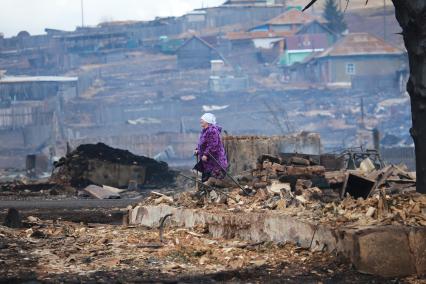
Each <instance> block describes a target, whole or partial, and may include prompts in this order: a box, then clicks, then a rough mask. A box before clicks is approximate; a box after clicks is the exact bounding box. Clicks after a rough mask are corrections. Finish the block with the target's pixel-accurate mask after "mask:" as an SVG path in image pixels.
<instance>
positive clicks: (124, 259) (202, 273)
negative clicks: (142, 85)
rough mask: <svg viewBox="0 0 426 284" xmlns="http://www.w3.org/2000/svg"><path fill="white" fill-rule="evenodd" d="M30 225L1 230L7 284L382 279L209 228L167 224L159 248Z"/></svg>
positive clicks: (134, 232)
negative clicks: (210, 231)
mask: <svg viewBox="0 0 426 284" xmlns="http://www.w3.org/2000/svg"><path fill="white" fill-rule="evenodd" d="M25 222H26V223H28V227H27V228H22V229H10V228H7V227H3V226H0V282H2V283H11V282H13V283H15V282H17V283H21V282H39V281H40V282H43V283H69V282H73V283H74V282H76V283H81V282H90V281H92V282H93V281H95V282H102V283H103V282H105V283H109V282H111V279H119V280H120V282H125V283H127V282H129V283H130V282H131V283H134V282H138V283H139V282H153V283H163V282H176V281H177V282H183V283H187V282H191V283H193V282H197V283H205V282H206V283H215V282H216V281H220V282H222V281H226V282H227V281H232V282H234V281H236V280H239V281H236V282H240V281H242V282H246V280H247V279H250V280H251V281H253V280H256V279H257V280H256V282H264V281H265V280H267V282H269V281H270V280H271V279H272V278H271V277H275V278H276V281H277V282H280V281H282V279H289V280H292V281H291V282H295V283H296V282H306V281H307V282H315V283H317V282H318V281H320V280H324V279H329V280H330V281H331V280H332V279H334V278H336V279H340V278H341V277H345V279H350V280H351V281H353V282H354V283H356V282H358V283H359V282H364V281H366V280H372V279H380V278H378V277H374V276H365V275H362V274H359V273H356V272H355V271H354V270H353V269H351V268H350V267H349V266H348V265H347V264H345V263H342V262H338V261H336V259H335V257H334V256H333V255H331V254H329V253H325V252H310V251H308V250H305V249H301V248H299V247H296V246H295V245H292V244H289V243H282V244H274V243H272V242H257V243H256V242H249V241H238V240H224V239H218V238H212V237H211V236H209V234H208V233H207V232H206V230H205V228H202V227H200V228H194V229H193V230H188V229H182V228H177V229H174V228H173V229H172V228H170V227H169V225H168V224H166V226H165V228H164V232H163V236H162V237H163V241H162V242H160V236H159V234H160V232H159V230H157V229H146V228H145V229H143V230H141V229H140V228H139V227H126V226H112V225H92V224H91V225H84V224H78V223H71V222H64V221H61V220H57V221H49V220H46V221H43V220H40V219H38V218H35V217H28V218H27V219H26V220H25ZM275 278H274V279H275ZM185 279H186V280H185ZM191 279H192V281H189V280H191ZM259 279H263V280H259ZM35 280H38V281H35ZM89 280H90V281H89ZM162 280H163V281H162ZM166 280H168V281H166ZM171 280H172V281H171ZM215 280H216V281H215ZM362 280H364V281H362ZM274 282H275V281H274Z"/></svg>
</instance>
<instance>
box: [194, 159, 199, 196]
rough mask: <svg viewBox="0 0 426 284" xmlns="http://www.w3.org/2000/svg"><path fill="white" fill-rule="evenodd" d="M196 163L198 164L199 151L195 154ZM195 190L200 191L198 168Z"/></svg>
mask: <svg viewBox="0 0 426 284" xmlns="http://www.w3.org/2000/svg"><path fill="white" fill-rule="evenodd" d="M195 164H198V153H197V154H195ZM195 190H196V191H199V186H198V170H195Z"/></svg>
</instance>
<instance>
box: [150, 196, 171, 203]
mask: <svg viewBox="0 0 426 284" xmlns="http://www.w3.org/2000/svg"><path fill="white" fill-rule="evenodd" d="M154 204H155V205H159V204H169V205H172V204H173V198H171V197H169V196H166V195H163V196H161V197H159V198H157V199H155V200H154Z"/></svg>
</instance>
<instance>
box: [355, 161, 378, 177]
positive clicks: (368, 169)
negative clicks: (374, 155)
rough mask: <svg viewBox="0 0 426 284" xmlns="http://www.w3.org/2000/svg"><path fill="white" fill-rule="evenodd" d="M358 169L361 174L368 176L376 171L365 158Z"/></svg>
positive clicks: (371, 163)
mask: <svg viewBox="0 0 426 284" xmlns="http://www.w3.org/2000/svg"><path fill="white" fill-rule="evenodd" d="M359 169H360V170H361V172H362V173H364V174H368V173H371V172H373V171H374V170H375V169H376V167H375V166H374V164H373V162H372V161H371V160H370V158H366V159H365V160H363V161H362V162H361V164H360V166H359Z"/></svg>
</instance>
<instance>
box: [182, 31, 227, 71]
mask: <svg viewBox="0 0 426 284" xmlns="http://www.w3.org/2000/svg"><path fill="white" fill-rule="evenodd" d="M176 54H177V64H178V67H179V68H183V69H188V68H210V66H211V64H210V62H211V61H212V60H216V59H221V60H224V58H223V56H222V55H221V54H220V53H219V51H218V50H217V49H216V48H214V47H213V46H212V45H210V44H209V43H208V42H206V41H205V40H203V39H202V38H200V37H198V36H193V37H192V38H190V39H189V40H187V41H186V42H185V43H184V44H183V45H182V46H181V47H179V48H178V50H177V51H176Z"/></svg>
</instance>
